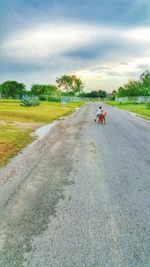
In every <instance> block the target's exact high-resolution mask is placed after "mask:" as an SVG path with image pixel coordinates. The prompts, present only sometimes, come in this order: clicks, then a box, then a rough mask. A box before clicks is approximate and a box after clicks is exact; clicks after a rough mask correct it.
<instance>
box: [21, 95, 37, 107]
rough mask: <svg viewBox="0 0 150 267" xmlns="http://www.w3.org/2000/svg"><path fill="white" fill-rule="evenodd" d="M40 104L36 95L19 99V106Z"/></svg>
mask: <svg viewBox="0 0 150 267" xmlns="http://www.w3.org/2000/svg"><path fill="white" fill-rule="evenodd" d="M38 105H40V101H39V99H38V97H26V98H24V99H22V100H21V106H24V107H31V106H38Z"/></svg>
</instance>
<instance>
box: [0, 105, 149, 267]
mask: <svg viewBox="0 0 150 267" xmlns="http://www.w3.org/2000/svg"><path fill="white" fill-rule="evenodd" d="M98 105H99V104H98V103H93V104H87V105H85V106H83V107H82V108H81V109H80V110H78V111H77V112H76V113H75V114H74V115H71V116H70V117H68V118H66V119H65V120H63V121H61V122H60V123H59V124H58V125H57V126H55V127H54V128H53V129H52V130H51V131H50V132H49V134H48V135H47V136H46V137H45V139H44V140H42V141H39V143H38V144H37V145H36V148H33V150H34V151H33V152H32V153H28V156H26V157H27V158H28V161H27V160H26V164H24V163H23V162H22V161H21V160H22V159H20V163H19V159H18V161H17V164H18V165H17V167H16V168H17V174H19V175H20V176H16V177H15V175H14V176H13V174H14V173H15V171H14V173H12V176H11V179H9V175H8V180H7V181H5V183H1V185H0V189H1V191H0V192H1V204H0V211H1V217H0V221H1V226H0V251H1V252H0V253H1V254H0V267H22V266H24V267H105V266H107V267H143V266H144V267H148V266H150V123H148V122H146V121H143V120H141V119H138V118H135V117H133V116H131V115H130V114H129V113H127V112H125V111H123V110H118V109H116V108H113V107H111V106H106V105H104V108H105V110H106V111H107V118H106V125H100V124H97V123H96V122H94V118H95V112H96V109H97V107H98ZM32 154H34V157H33V155H32ZM19 157H21V155H20V156H19ZM11 164H12V165H10V166H13V164H14V163H13V161H12V163H11ZM14 165H16V164H14ZM7 168H8V170H9V171H10V167H7ZM9 171H8V172H9ZM1 175H2V174H1ZM5 175H6V173H5ZM4 180H5V179H4ZM2 200H3V201H2Z"/></svg>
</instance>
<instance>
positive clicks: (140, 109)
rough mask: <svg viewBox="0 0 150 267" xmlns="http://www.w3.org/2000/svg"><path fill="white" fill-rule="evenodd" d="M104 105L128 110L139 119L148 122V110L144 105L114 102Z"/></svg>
mask: <svg viewBox="0 0 150 267" xmlns="http://www.w3.org/2000/svg"><path fill="white" fill-rule="evenodd" d="M105 103H106V104H109V105H112V106H116V107H118V108H120V109H125V110H129V111H131V112H134V113H136V114H137V115H139V116H140V117H143V118H145V119H148V120H150V109H148V108H147V105H146V104H133V103H122V104H120V103H117V102H115V101H106V102H105Z"/></svg>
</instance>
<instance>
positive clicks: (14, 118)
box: [0, 100, 83, 166]
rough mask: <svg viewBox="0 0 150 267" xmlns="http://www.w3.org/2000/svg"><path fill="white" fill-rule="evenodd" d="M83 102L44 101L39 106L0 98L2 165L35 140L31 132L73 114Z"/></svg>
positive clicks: (0, 155) (0, 160)
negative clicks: (24, 104)
mask: <svg viewBox="0 0 150 267" xmlns="http://www.w3.org/2000/svg"><path fill="white" fill-rule="evenodd" d="M82 104H83V102H75V103H67V104H66V105H65V106H64V109H62V106H61V103H54V102H53V103H50V102H42V103H41V105H40V106H37V107H22V106H20V102H19V101H17V100H16V101H12V100H0V166H2V165H4V164H5V163H6V162H7V161H8V159H9V158H11V157H12V156H14V155H16V154H17V153H18V152H19V151H20V150H21V149H22V148H23V147H25V146H26V145H27V144H29V143H31V142H32V141H33V139H34V138H33V137H31V135H30V133H31V132H33V131H34V130H35V129H36V128H38V127H39V126H40V125H43V124H46V123H50V122H52V121H53V120H56V119H58V118H60V117H63V116H67V115H69V114H71V113H72V112H73V111H74V110H75V108H77V107H80V106H81V105H82Z"/></svg>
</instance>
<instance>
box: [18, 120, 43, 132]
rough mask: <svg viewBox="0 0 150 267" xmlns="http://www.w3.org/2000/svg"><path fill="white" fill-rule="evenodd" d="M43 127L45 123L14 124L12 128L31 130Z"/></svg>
mask: <svg viewBox="0 0 150 267" xmlns="http://www.w3.org/2000/svg"><path fill="white" fill-rule="evenodd" d="M43 125H45V123H34V122H32V123H30V122H15V123H14V126H16V127H18V128H19V129H22V130H24V129H29V128H32V129H33V130H36V129H38V128H39V127H41V126H43Z"/></svg>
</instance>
